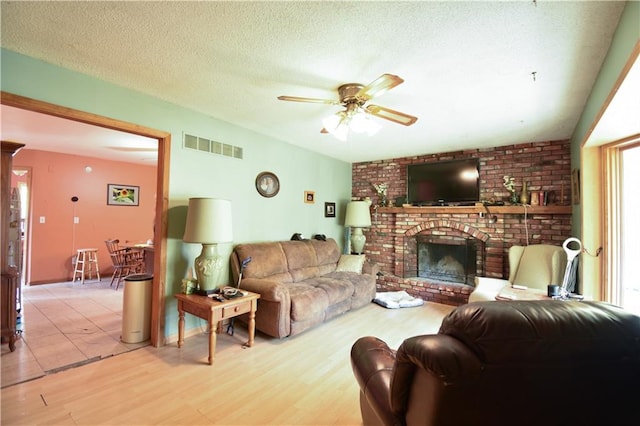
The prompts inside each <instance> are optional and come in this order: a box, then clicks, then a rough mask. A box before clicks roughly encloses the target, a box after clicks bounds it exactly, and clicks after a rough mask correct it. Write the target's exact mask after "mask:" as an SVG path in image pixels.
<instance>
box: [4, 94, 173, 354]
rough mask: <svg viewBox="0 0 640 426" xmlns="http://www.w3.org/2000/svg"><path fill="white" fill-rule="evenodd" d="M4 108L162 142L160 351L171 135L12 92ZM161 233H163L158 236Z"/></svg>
mask: <svg viewBox="0 0 640 426" xmlns="http://www.w3.org/2000/svg"><path fill="white" fill-rule="evenodd" d="M0 104H2V105H7V106H12V107H15V108H21V109H24V110H27V111H32V112H39V113H41V114H47V115H52V116H54V117H59V118H64V119H67V120H72V121H78V122H80V123H85V124H90V125H93V126H98V127H104V128H106V129H112V130H118V131H121V132H125V133H132V134H134V135H139V136H145V137H148V138H153V139H156V140H157V141H158V163H157V179H156V208H155V222H154V228H155V229H156V234H155V236H154V238H155V241H154V246H155V255H154V265H155V268H154V269H155V271H154V274H153V291H152V303H151V345H152V346H154V347H158V346H160V345H163V344H164V336H163V335H162V332H163V330H164V319H165V306H164V299H165V283H166V256H164V253H165V252H166V249H167V210H168V205H169V196H168V192H169V156H170V152H171V133H169V132H165V131H162V130H156V129H151V128H149V127H144V126H140V125H138V124H133V123H128V122H126V121H121V120H117V119H114V118H109V117H105V116H101V115H97V114H92V113H89V112H84V111H80V110H77V109H73V108H67V107H64V106H60V105H56V104H51V103H48V102H44V101H40V100H37V99H32V98H27V97H24V96H20V95H15V94H13V93H8V92H4V91H2V92H0ZM158 230H159V232H158Z"/></svg>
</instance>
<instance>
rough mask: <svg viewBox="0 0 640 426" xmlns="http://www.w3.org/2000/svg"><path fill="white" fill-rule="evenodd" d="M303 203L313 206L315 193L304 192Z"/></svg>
mask: <svg viewBox="0 0 640 426" xmlns="http://www.w3.org/2000/svg"><path fill="white" fill-rule="evenodd" d="M304 202H305V203H308V204H313V203H315V202H316V193H315V192H314V191H304Z"/></svg>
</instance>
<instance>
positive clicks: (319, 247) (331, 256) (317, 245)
mask: <svg viewBox="0 0 640 426" xmlns="http://www.w3.org/2000/svg"><path fill="white" fill-rule="evenodd" d="M309 243H310V244H311V246H312V247H313V248H314V249H315V251H316V258H317V265H318V267H323V266H329V267H330V268H331V270H330V271H328V272H331V271H333V270H334V269H335V266H336V264H337V263H338V259H340V249H339V248H338V244H337V243H336V242H335V240H334V239H333V238H329V239H328V240H327V241H319V240H310V241H309ZM323 273H326V272H323Z"/></svg>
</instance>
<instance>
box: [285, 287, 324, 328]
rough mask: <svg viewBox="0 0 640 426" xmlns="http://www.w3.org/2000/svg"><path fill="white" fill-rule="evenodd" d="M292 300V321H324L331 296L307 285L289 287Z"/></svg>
mask: <svg viewBox="0 0 640 426" xmlns="http://www.w3.org/2000/svg"><path fill="white" fill-rule="evenodd" d="M287 288H288V289H289V297H290V298H291V320H292V321H306V320H309V319H314V318H320V321H323V320H324V311H325V310H326V309H327V307H328V306H329V296H328V295H327V292H326V291H324V290H323V289H321V288H316V287H313V286H311V285H309V284H305V283H291V284H288V285H287Z"/></svg>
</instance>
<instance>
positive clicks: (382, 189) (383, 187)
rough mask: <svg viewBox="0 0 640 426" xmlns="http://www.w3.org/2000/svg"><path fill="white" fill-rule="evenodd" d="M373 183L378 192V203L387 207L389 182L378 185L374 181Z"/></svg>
mask: <svg viewBox="0 0 640 426" xmlns="http://www.w3.org/2000/svg"><path fill="white" fill-rule="evenodd" d="M371 185H373V187H374V188H375V190H376V192H377V193H378V205H380V206H382V207H385V206H386V205H387V188H388V186H387V184H386V183H380V184H377V185H376V184H375V183H372V184H371Z"/></svg>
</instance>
